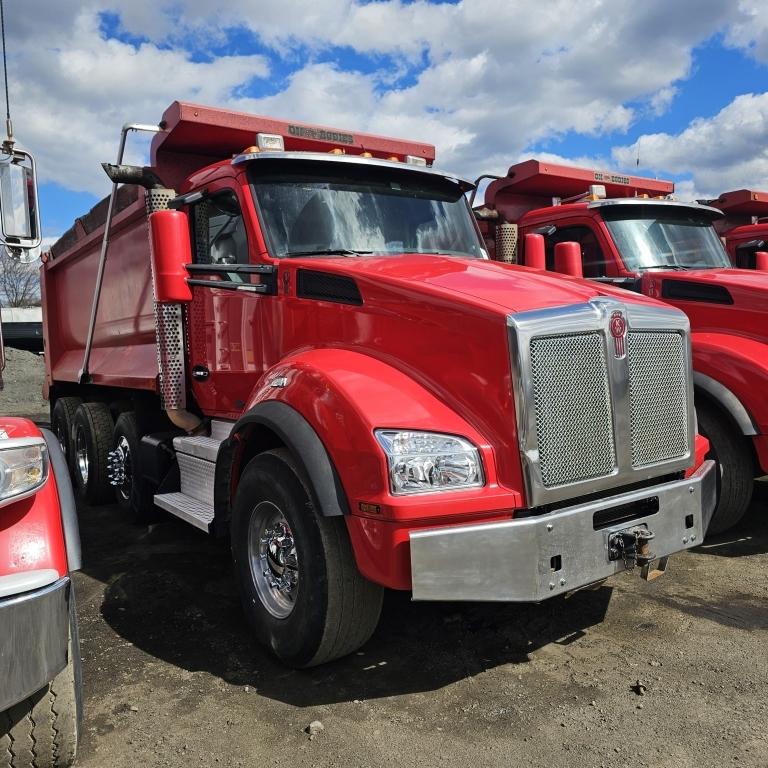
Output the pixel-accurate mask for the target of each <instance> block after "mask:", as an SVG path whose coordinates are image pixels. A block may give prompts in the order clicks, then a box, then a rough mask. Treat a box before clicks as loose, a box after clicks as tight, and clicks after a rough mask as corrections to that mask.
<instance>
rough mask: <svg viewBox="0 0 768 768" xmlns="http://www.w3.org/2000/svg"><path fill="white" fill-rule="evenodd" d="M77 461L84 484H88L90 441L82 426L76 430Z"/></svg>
mask: <svg viewBox="0 0 768 768" xmlns="http://www.w3.org/2000/svg"><path fill="white" fill-rule="evenodd" d="M75 461H76V463H77V471H78V473H79V474H80V479H81V480H82V481H83V485H88V467H89V462H88V443H87V441H86V439H85V430H84V429H83V428H82V427H78V428H77V430H76V431H75Z"/></svg>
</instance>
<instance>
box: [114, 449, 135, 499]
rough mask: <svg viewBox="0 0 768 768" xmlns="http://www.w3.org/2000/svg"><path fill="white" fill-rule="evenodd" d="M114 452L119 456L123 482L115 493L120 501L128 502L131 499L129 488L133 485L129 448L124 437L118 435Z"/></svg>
mask: <svg viewBox="0 0 768 768" xmlns="http://www.w3.org/2000/svg"><path fill="white" fill-rule="evenodd" d="M115 451H117V453H118V454H119V456H120V461H121V462H122V466H123V482H122V483H121V484H120V485H118V486H117V493H118V495H119V496H120V498H121V499H123V500H125V501H128V500H129V499H130V498H131V487H132V485H133V464H132V461H131V447H130V445H128V439H127V438H126V437H125V435H120V439H119V440H118V441H117V446H116V448H115Z"/></svg>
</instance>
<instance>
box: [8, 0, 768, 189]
mask: <svg viewBox="0 0 768 768" xmlns="http://www.w3.org/2000/svg"><path fill="white" fill-rule="evenodd" d="M752 6H754V7H755V8H756V6H757V2H752ZM749 9H750V4H749V2H748V0H740V3H739V5H738V7H737V6H736V4H733V3H723V2H722V0H695V2H691V1H690V0H689V2H678V3H669V2H668V0H644V2H642V3H639V2H637V0H612V2H611V3H610V4H607V3H606V2H604V0H581V2H580V3H579V4H578V5H574V3H573V2H572V0H550V2H547V3H542V2H541V0H516V1H515V2H514V3H511V2H509V0H462V2H459V3H458V4H455V5H454V4H431V3H428V2H425V0H416V1H415V2H412V3H406V2H402V0H381V1H380V2H366V3H363V2H361V1H360V0H281V2H279V3H268V2H258V3H255V2H254V0H229V2H228V3H227V4H225V5H216V4H212V3H210V1H209V0H186V1H185V2H184V3H183V4H180V3H179V2H178V0H85V2H79V1H78V0H59V2H57V3H55V4H52V3H50V2H49V1H48V0H27V2H26V3H25V8H24V14H21V13H16V14H13V16H12V17H11V19H10V20H9V23H10V24H12V26H13V30H12V31H13V34H12V35H11V38H10V39H11V40H12V61H11V64H12V67H11V76H12V82H13V83H14V94H13V109H14V116H15V124H16V128H17V133H18V135H19V136H20V137H21V138H22V139H23V140H25V141H26V143H27V144H28V145H29V146H30V147H31V148H32V149H34V150H36V151H37V153H38V155H39V169H40V173H41V177H42V178H43V179H47V180H54V181H57V182H59V183H60V184H63V185H64V186H66V187H68V188H70V189H78V190H88V191H92V192H95V193H97V194H98V193H103V192H104V191H105V190H106V188H107V183H106V178H105V177H103V176H102V172H101V169H100V168H99V163H100V162H101V161H104V160H112V159H113V158H114V155H115V152H116V148H117V138H118V132H119V128H120V126H121V125H122V124H123V123H124V122H126V121H129V120H130V121H133V120H137V121H141V122H153V121H156V120H158V119H159V117H160V115H161V113H162V111H163V109H164V108H165V107H166V106H167V105H168V104H169V103H170V102H171V101H172V100H174V99H185V100H192V101H199V102H202V103H209V104H213V105H218V106H230V107H233V108H236V109H244V110H251V111H258V112H261V113H267V114H274V115H276V116H285V117H292V118H294V119H304V120H310V121H315V122H322V123H326V124H331V125H338V126H340V127H342V126H343V127H347V128H350V129H357V130H368V131H372V132H375V133H383V134H391V135H394V136H399V137H408V138H413V139H418V140H426V141H430V142H433V143H435V144H437V146H438V158H439V163H440V164H441V165H443V166H445V167H449V168H451V169H453V170H455V171H456V172H459V173H463V174H465V175H474V174H478V173H481V172H484V171H490V172H501V171H503V170H504V169H505V168H506V167H507V166H508V165H510V164H511V163H512V162H514V160H515V159H517V158H518V157H520V155H521V153H523V152H525V150H526V148H527V147H529V146H531V145H532V144H533V143H535V142H537V141H541V140H545V139H552V138H557V137H559V136H566V135H567V134H568V133H570V132H577V133H580V134H587V135H592V136H600V135H605V134H607V133H609V132H613V131H619V132H621V131H626V130H627V129H628V128H629V127H630V126H631V125H632V123H633V121H635V120H636V119H637V117H638V115H639V114H647V113H648V112H652V113H654V114H660V113H663V112H664V111H665V110H667V109H668V108H669V107H670V105H671V104H672V103H673V101H674V97H675V94H676V88H677V85H676V83H678V82H680V81H681V80H683V79H684V78H686V77H687V76H688V75H689V73H690V70H691V62H692V50H693V48H694V47H695V46H696V45H698V44H700V43H701V42H702V41H704V40H706V39H708V38H709V37H710V36H711V35H712V34H714V33H716V32H718V31H722V30H724V29H727V30H729V32H728V34H729V38H728V39H729V44H732V45H739V46H742V47H744V46H747V47H749V46H752V47H751V48H750V50H754V52H755V55H757V50H758V46H757V43H755V42H753V39H752V37H750V36H749V35H748V34H747V33H746V32H744V31H743V30H742V27H743V26H744V25H746V24H747V22H748V21H749V20H750V18H751V17H750V16H749V13H750V10H749ZM104 11H109V12H111V13H113V14H116V15H117V16H118V17H119V19H120V25H121V29H122V30H123V31H124V32H125V33H127V34H130V35H135V36H137V37H138V38H139V40H140V41H142V42H139V43H137V44H131V43H129V42H123V41H121V40H115V39H106V38H105V36H104V34H103V32H102V30H101V28H100V17H99V14H100V13H101V12H104ZM740 25H742V26H740ZM234 28H238V29H240V30H249V31H250V32H251V33H252V34H253V35H254V36H256V37H258V38H259V39H260V40H261V41H262V42H263V43H264V44H265V45H266V46H268V47H269V49H270V51H271V53H270V56H271V57H273V58H276V59H279V60H280V61H281V64H282V65H283V67H281V69H282V68H284V66H286V65H287V66H288V68H289V69H290V68H291V65H292V64H293V68H294V70H295V71H293V72H292V73H291V74H290V75H289V77H288V79H287V85H286V87H285V88H283V89H282V90H281V91H280V92H278V93H275V94H274V95H270V96H268V97H264V98H259V99H255V98H246V97H243V96H242V93H243V91H244V88H245V87H246V85H247V84H248V82H249V81H251V80H253V79H254V78H265V77H268V75H269V64H268V59H267V57H265V56H261V55H247V56H242V55H239V56H236V55H233V56H226V57H219V58H213V57H206V56H205V52H206V51H207V50H209V49H210V48H211V46H214V45H217V46H221V44H222V43H225V42H226V40H227V35H228V33H230V32H231V31H232V30H233V29H234ZM740 30H741V31H740ZM753 37H754V35H753ZM192 46H194V48H195V49H196V58H193V57H192V56H191V55H190V54H189V53H188V52H187V49H188V48H190V47H192ZM301 46H308V47H309V50H310V57H309V61H308V62H307V63H306V64H304V65H303V66H299V64H298V62H299V61H304V60H305V59H306V55H302V56H299V54H298V53H297V51H298V50H299V48H300V47H301ZM334 46H346V47H349V48H352V49H354V50H356V51H358V52H360V53H362V54H366V55H368V56H371V55H372V56H373V57H374V58H373V61H377V59H376V57H377V56H379V57H381V58H380V61H381V64H380V68H379V70H378V71H375V72H373V73H367V74H363V73H360V72H349V71H347V72H344V71H342V70H341V69H340V67H339V66H335V65H332V64H328V63H318V60H317V59H318V57H317V56H315V53H317V52H320V51H322V50H325V49H330V48H332V47H334ZM385 56H386V58H384V57H385ZM294 62H295V63H294ZM424 64H425V66H424ZM297 67H298V68H297ZM422 67H423V70H422V71H421V72H420V73H419V74H417V75H416V76H415V77H413V78H412V79H411V80H410V81H408V85H406V86H402V85H400V86H398V85H397V83H398V82H402V81H399V80H398V79H397V76H398V75H400V74H402V72H404V71H409V72H411V73H413V72H418V71H419V70H420V69H421V68H422ZM134 146H135V143H134ZM617 152H618V154H617V155H616V156H615V157H614V158H613V159H614V161H615V162H619V156H620V152H621V150H617ZM644 152H645V149H644ZM133 156H134V158H135V157H136V156H137V155H136V153H135V152H134V155H133ZM602 164H603V165H605V163H602Z"/></svg>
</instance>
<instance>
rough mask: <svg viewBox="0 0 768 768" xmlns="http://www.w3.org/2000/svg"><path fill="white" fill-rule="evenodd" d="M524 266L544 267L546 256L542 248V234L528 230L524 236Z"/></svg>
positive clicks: (545, 266)
mask: <svg viewBox="0 0 768 768" xmlns="http://www.w3.org/2000/svg"><path fill="white" fill-rule="evenodd" d="M524 239H525V266H526V267H533V269H546V268H547V258H546V252H545V249H544V235H539V234H536V233H533V232H529V233H528V234H527V235H526V236H525V238H524Z"/></svg>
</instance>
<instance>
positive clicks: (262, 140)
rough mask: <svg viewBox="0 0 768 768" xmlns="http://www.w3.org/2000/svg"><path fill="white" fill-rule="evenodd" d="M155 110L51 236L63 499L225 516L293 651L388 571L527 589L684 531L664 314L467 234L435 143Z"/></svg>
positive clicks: (699, 454) (376, 587)
mask: <svg viewBox="0 0 768 768" xmlns="http://www.w3.org/2000/svg"><path fill="white" fill-rule="evenodd" d="M130 128H131V126H126V128H125V129H124V131H123V134H122V142H121V147H122V146H123V145H124V140H125V136H126V131H128V130H130ZM147 128H151V126H150V127H148V126H142V127H141V129H147ZM155 130H156V131H157V133H156V136H155V137H154V140H153V142H152V149H151V165H150V166H149V167H147V168H136V167H130V166H125V165H122V164H121V163H120V162H118V163H117V164H116V165H113V166H107V171H108V173H109V174H110V176H111V178H112V179H113V181H114V182H118V181H122V182H124V184H123V186H121V187H119V188H118V187H117V185H115V187H114V195H113V196H112V197H111V198H110V199H109V200H105V201H104V202H103V203H102V204H100V205H98V206H96V207H95V208H94V209H93V210H92V211H91V212H90V213H88V214H87V215H86V216H84V217H82V218H81V219H78V220H77V221H76V222H75V225H74V226H73V227H72V229H71V230H70V231H68V232H67V233H66V234H65V235H64V236H63V237H62V238H61V240H60V241H59V242H58V243H56V244H55V245H54V246H53V247H52V249H51V252H50V254H49V257H48V260H47V262H46V263H45V264H44V267H43V270H42V287H43V308H44V332H45V343H46V350H47V354H46V364H47V386H48V394H49V397H50V401H51V406H52V418H53V423H54V426H55V427H56V429H57V432H58V434H59V435H60V438H61V441H62V443H63V444H64V445H65V446H66V448H67V451H68V455H69V457H70V460H71V464H72V468H73V472H74V477H75V481H76V484H77V486H78V487H79V489H80V492H81V493H82V494H83V496H84V497H85V498H86V499H88V500H90V501H91V502H94V503H95V502H99V501H104V500H106V499H108V498H109V497H110V495H111V494H113V493H114V492H115V491H116V494H117V500H118V502H119V504H120V505H121V506H122V507H123V508H125V509H126V510H129V511H131V512H132V514H134V515H135V516H136V517H138V518H143V517H144V516H145V515H146V514H147V513H148V512H150V511H151V508H152V505H153V503H154V505H156V506H157V507H159V508H161V509H164V510H167V511H168V512H169V513H171V514H172V515H176V516H177V517H179V518H181V519H182V520H185V521H187V522H188V523H190V524H191V525H194V526H197V527H198V528H200V529H202V530H204V531H206V532H210V533H213V534H216V535H228V536H229V540H230V542H231V549H232V557H233V561H234V568H235V573H236V577H237V580H238V584H239V588H240V592H241V594H242V603H243V607H244V611H245V613H246V615H247V617H248V619H249V620H250V622H251V624H252V625H253V628H254V631H255V634H256V635H257V637H258V638H259V639H260V640H261V642H263V643H264V644H265V645H266V646H267V647H269V648H270V649H272V650H273V651H274V652H275V653H276V654H277V656H279V657H280V658H281V659H283V660H284V661H285V662H286V663H288V664H291V665H294V666H299V667H305V666H310V665H314V664H319V663H322V662H324V661H328V660H330V659H333V658H337V657H339V656H341V655H343V654H346V653H349V652H350V651H352V650H354V649H356V648H358V647H359V646H360V645H361V644H362V643H364V642H365V641H366V640H367V638H368V637H369V636H370V635H371V633H372V632H373V630H374V628H375V626H376V624H377V621H378V617H379V612H380V607H381V601H382V594H383V588H385V587H386V588H392V589H399V590H411V591H412V593H413V597H414V598H415V599H417V600H490V601H539V600H542V599H545V598H549V597H552V596H556V595H561V594H563V593H567V592H569V591H571V590H574V589H578V588H580V587H584V586H586V585H589V584H594V583H598V582H600V581H602V580H604V579H605V578H606V577H609V576H611V575H613V574H615V573H617V572H621V571H624V570H626V569H631V568H634V567H636V566H637V570H638V572H642V573H643V575H644V576H646V577H648V578H652V577H653V576H655V575H657V574H659V573H660V572H663V570H664V567H665V565H666V558H667V556H668V555H669V554H671V553H673V552H676V551H678V550H682V549H686V548H688V547H691V546H694V545H696V544H698V543H699V542H700V541H701V540H702V537H703V535H704V532H705V530H706V526H707V524H708V519H709V516H710V515H711V512H712V509H713V507H714V488H715V473H714V465H713V463H712V462H711V461H708V460H705V457H704V454H705V452H706V450H707V442H706V440H704V439H703V438H699V437H698V436H697V435H696V430H695V415H694V409H693V400H692V396H693V395H692V392H693V390H692V382H691V378H690V347H689V323H688V320H687V318H686V317H685V315H684V314H683V313H681V312H679V311H677V310H675V309H673V308H671V307H668V306H665V305H664V304H662V303H660V302H655V301H652V300H648V299H646V298H644V297H641V296H633V295H630V294H627V293H626V292H624V291H621V290H618V289H616V288H614V287H611V286H602V285H594V284H591V283H587V282H585V281H577V280H570V281H569V280H564V279H562V278H560V277H557V276H554V275H546V274H542V273H539V272H532V271H531V270H526V269H521V268H518V267H514V266H508V265H505V264H499V263H493V262H491V261H489V260H488V258H487V253H486V251H485V248H484V245H483V242H482V240H481V238H480V235H479V231H478V229H477V225H476V223H475V221H474V217H473V216H472V213H471V210H470V208H469V206H468V204H467V200H466V197H465V193H467V192H468V191H469V190H470V189H471V188H472V185H471V184H469V183H468V182H465V181H463V180H462V179H460V178H457V177H455V176H453V175H451V174H446V173H441V172H439V171H438V170H436V169H434V168H433V167H431V165H432V161H433V159H434V147H432V146H430V145H427V144H419V143H414V142H407V141H398V140H395V139H389V138H383V137H379V136H372V135H367V134H361V133H356V132H352V131H346V130H339V129H331V128H324V127H320V126H315V125H307V124H302V123H294V122H285V121H278V120H274V119H270V118H265V117H258V116H255V115H249V114H240V113H233V112H228V111H223V110H219V109H212V108H206V107H202V106H197V105H192V104H185V103H174V104H172V105H171V106H170V107H169V108H168V110H167V111H166V112H165V114H164V115H163V119H162V122H161V123H160V125H159V126H158V127H157V128H156V129H155ZM121 156H122V153H121V152H120V153H118V160H119V159H120V158H121ZM110 218H111V227H108V226H107V222H108V221H109V220H110ZM107 236H108V237H107ZM94 285H96V286H99V285H101V288H100V290H99V289H97V290H95V291H94ZM99 296H100V298H97V300H96V301H94V297H99ZM91 318H93V320H94V322H93V324H91V322H90V321H91ZM657 559H658V562H657Z"/></svg>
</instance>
